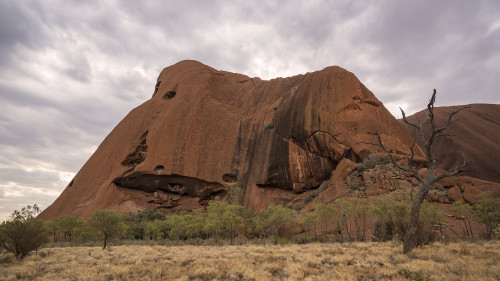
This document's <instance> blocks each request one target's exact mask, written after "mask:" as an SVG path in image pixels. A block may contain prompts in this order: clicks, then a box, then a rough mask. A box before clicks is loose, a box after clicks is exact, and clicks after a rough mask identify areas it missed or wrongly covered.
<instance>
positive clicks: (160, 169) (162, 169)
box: [155, 165, 165, 175]
mask: <svg viewBox="0 0 500 281" xmlns="http://www.w3.org/2000/svg"><path fill="white" fill-rule="evenodd" d="M163 171H165V167H163V166H162V165H158V166H156V168H155V173H156V174H157V175H161V173H162V172H163Z"/></svg>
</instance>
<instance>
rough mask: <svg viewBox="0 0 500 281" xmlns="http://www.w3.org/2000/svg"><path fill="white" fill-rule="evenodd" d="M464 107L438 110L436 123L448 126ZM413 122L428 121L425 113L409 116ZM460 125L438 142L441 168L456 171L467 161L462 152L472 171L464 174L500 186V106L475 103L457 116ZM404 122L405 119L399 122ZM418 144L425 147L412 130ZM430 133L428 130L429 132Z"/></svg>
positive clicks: (456, 123) (450, 127)
mask: <svg viewBox="0 0 500 281" xmlns="http://www.w3.org/2000/svg"><path fill="white" fill-rule="evenodd" d="M461 107H463V106H449V107H436V108H434V113H435V119H436V124H438V125H441V124H445V123H446V120H447V119H448V116H449V114H450V113H451V112H453V111H454V110H456V109H458V108H461ZM408 119H409V120H410V121H413V122H415V121H416V120H421V121H423V120H425V113H424V111H420V112H418V113H415V114H414V115H411V116H409V117H408ZM456 120H457V122H455V123H453V124H451V125H450V126H449V127H448V130H447V133H449V134H451V135H452V136H443V137H439V138H437V139H436V141H435V142H434V151H435V155H436V157H437V159H439V160H440V163H439V166H440V167H441V168H442V169H445V170H451V169H454V168H455V167H456V166H457V165H460V164H461V163H462V162H463V159H462V153H464V154H465V156H466V157H467V159H468V160H469V161H470V164H469V167H470V168H471V170H470V171H468V172H465V173H463V174H461V175H464V176H465V175H466V176H470V177H475V178H479V179H482V180H486V181H492V182H497V183H500V170H499V168H498V167H500V143H499V142H498V140H499V139H500V105H498V104H471V105H469V108H468V109H465V110H463V111H461V112H460V113H459V114H458V115H456ZM399 121H400V122H401V123H402V120H399ZM408 132H409V133H410V134H411V135H412V136H413V137H414V138H415V141H416V142H417V144H418V145H420V146H421V147H423V143H422V141H421V140H420V139H419V138H418V136H417V132H416V130H414V129H413V128H408ZM425 132H426V133H427V132H428V130H426V131H425Z"/></svg>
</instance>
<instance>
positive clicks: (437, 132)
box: [365, 89, 468, 254]
mask: <svg viewBox="0 0 500 281" xmlns="http://www.w3.org/2000/svg"><path fill="white" fill-rule="evenodd" d="M435 101H436V90H435V89H434V92H433V94H432V97H431V99H430V100H429V103H428V104H427V111H426V115H427V116H426V119H425V120H424V121H422V122H417V123H414V122H411V121H410V120H408V118H406V114H405V112H404V111H403V109H401V108H400V110H401V113H402V115H403V121H404V123H405V124H407V125H409V126H410V127H413V128H415V129H416V130H417V131H418V135H419V137H420V139H421V140H422V142H423V144H424V150H425V156H426V162H427V174H426V175H425V176H424V175H420V174H419V173H418V168H417V165H415V162H414V156H415V153H414V147H415V142H413V145H412V146H411V148H410V149H411V156H410V157H406V158H405V159H406V160H407V161H408V166H404V165H401V164H399V163H398V162H397V161H396V159H395V157H394V156H393V154H392V153H391V151H390V150H389V149H388V148H387V147H386V146H385V145H384V144H383V142H382V139H381V137H380V135H379V134H378V133H377V132H368V131H366V130H365V131H366V133H367V134H370V135H374V136H376V137H377V140H378V143H369V144H373V145H377V146H380V147H381V148H382V149H383V150H384V151H385V152H386V153H387V154H388V155H389V158H390V159H391V162H392V164H393V165H394V166H395V167H397V168H398V169H400V170H403V171H407V172H410V173H411V174H412V175H413V176H414V177H415V178H416V179H417V180H418V181H419V182H420V184H421V187H420V190H419V192H418V194H417V196H416V197H415V198H412V207H411V212H410V221H409V223H408V230H407V231H406V235H405V239H404V244H403V253H404V254H408V253H410V252H411V250H412V249H413V248H414V246H415V242H416V235H417V228H418V218H419V214H420V208H421V207H422V203H423V202H424V199H425V197H426V196H427V194H428V193H429V191H430V190H431V188H433V186H434V183H436V182H437V181H439V180H441V179H444V178H447V177H451V176H455V175H458V174H459V173H461V172H464V171H466V169H465V166H466V165H467V163H468V162H467V159H466V158H465V155H463V158H464V161H463V163H462V164H461V165H459V166H457V167H455V169H454V170H453V171H452V172H447V173H442V174H439V175H435V174H434V172H435V171H436V157H435V155H434V149H433V144H434V141H435V140H436V138H437V137H440V136H450V135H449V134H446V133H444V131H445V130H446V129H447V128H448V126H449V125H450V124H452V123H453V122H455V120H453V117H454V116H455V115H456V114H457V113H459V112H460V111H462V110H463V109H465V108H467V107H462V108H460V109H457V110H455V111H453V112H452V113H450V115H448V120H447V122H446V123H445V124H444V125H443V126H441V127H439V126H438V125H436V121H435V120H434V102H435ZM426 124H429V125H430V134H429V135H428V134H426V133H425V132H424V126H427V125H426Z"/></svg>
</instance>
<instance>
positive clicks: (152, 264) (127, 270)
mask: <svg viewBox="0 0 500 281" xmlns="http://www.w3.org/2000/svg"><path fill="white" fill-rule="evenodd" d="M401 251H402V246H401V244H399V243H380V244H378V243H353V244H347V245H345V246H340V245H339V244H307V245H288V246H275V245H266V246H264V245H248V246H221V247H216V246H169V247H166V246H114V247H111V248H110V249H109V250H108V249H106V250H102V249H100V248H99V247H68V248H50V249H49V248H45V249H42V250H40V251H39V253H38V256H34V255H32V256H29V257H27V258H26V259H25V260H24V261H21V262H17V261H15V260H14V259H13V258H12V257H11V256H8V255H6V254H0V280H19V279H21V280H500V242H498V241H496V242H485V243H465V242H463V243H450V244H448V245H445V244H440V243H436V244H433V245H430V246H426V247H424V248H421V249H415V250H414V252H413V253H412V255H411V256H410V257H408V256H405V255H402V254H401Z"/></svg>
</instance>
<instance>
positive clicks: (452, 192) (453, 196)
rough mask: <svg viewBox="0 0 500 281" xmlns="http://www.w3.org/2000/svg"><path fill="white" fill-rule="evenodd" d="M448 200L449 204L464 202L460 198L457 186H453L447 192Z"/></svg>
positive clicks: (460, 194)
mask: <svg viewBox="0 0 500 281" xmlns="http://www.w3.org/2000/svg"><path fill="white" fill-rule="evenodd" d="M448 198H449V199H450V201H451V202H455V201H461V202H464V203H465V201H464V198H463V197H462V192H460V188H459V187H458V186H454V187H452V188H450V189H449V190H448Z"/></svg>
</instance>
